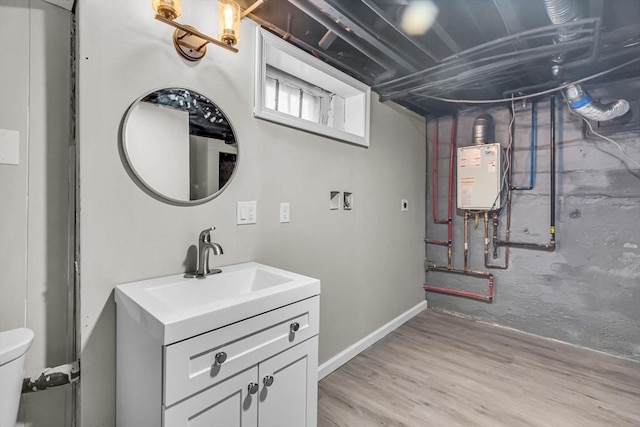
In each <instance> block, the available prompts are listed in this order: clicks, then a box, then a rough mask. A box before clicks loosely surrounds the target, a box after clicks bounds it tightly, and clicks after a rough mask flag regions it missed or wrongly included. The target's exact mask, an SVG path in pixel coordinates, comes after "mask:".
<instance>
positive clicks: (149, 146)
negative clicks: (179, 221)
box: [121, 88, 238, 205]
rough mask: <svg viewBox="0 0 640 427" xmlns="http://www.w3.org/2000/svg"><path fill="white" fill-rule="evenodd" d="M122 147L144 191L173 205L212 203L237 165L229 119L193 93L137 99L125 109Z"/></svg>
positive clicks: (172, 91)
mask: <svg viewBox="0 0 640 427" xmlns="http://www.w3.org/2000/svg"><path fill="white" fill-rule="evenodd" d="M121 142H122V151H123V154H124V157H125V159H126V163H127V164H128V166H129V169H130V171H131V172H132V173H133V175H134V177H135V178H136V180H137V181H138V182H139V184H141V186H142V188H143V189H144V190H146V191H150V192H151V193H153V194H155V195H157V196H159V197H160V198H161V199H162V200H164V201H168V202H170V203H174V204H180V205H195V204H199V203H204V202H206V201H209V200H211V199H213V198H214V197H216V196H217V195H218V194H220V193H221V192H222V191H223V190H224V189H225V187H226V186H227V185H229V183H230V182H231V179H232V178H233V175H234V172H235V170H236V166H237V163H238V144H237V142H236V138H235V135H234V132H233V129H232V128H231V124H230V123H229V120H227V118H226V116H225V115H224V114H223V112H222V111H221V110H220V108H218V106H217V105H216V104H214V103H213V102H211V100H209V99H208V98H207V97H205V96H203V95H201V94H199V93H198V92H195V91H193V90H190V89H184V88H165V89H159V90H156V91H154V92H151V93H149V94H148V95H145V96H143V97H141V98H139V99H138V100H136V101H135V102H134V103H133V104H132V105H131V107H129V109H128V110H127V114H126V117H125V120H124V123H123V126H122V138H121Z"/></svg>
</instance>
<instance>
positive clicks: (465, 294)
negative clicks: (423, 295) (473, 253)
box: [424, 265, 494, 302]
mask: <svg viewBox="0 0 640 427" xmlns="http://www.w3.org/2000/svg"><path fill="white" fill-rule="evenodd" d="M427 271H438V272H441V273H451V274H458V275H462V276H471V277H478V278H481V279H487V281H488V282H489V292H488V294H487V295H484V294H478V293H475V292H467V291H460V290H456V289H449V288H441V287H439V286H430V285H424V290H425V291H429V292H437V293H441V294H449V295H457V296H462V297H466V298H471V299H477V300H480V301H485V302H493V295H494V278H493V274H491V273H489V272H486V271H477V270H460V269H457V268H448V267H439V266H435V265H434V266H429V267H428V269H427Z"/></svg>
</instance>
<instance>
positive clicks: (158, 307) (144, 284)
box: [115, 262, 320, 345]
mask: <svg viewBox="0 0 640 427" xmlns="http://www.w3.org/2000/svg"><path fill="white" fill-rule="evenodd" d="M319 293H320V281H319V280H317V279H313V278H311V277H307V276H302V275H300V274H296V273H292V272H290V271H286V270H281V269H278V268H274V267H270V266H268V265H264V264H259V263H255V262H248V263H243V264H236V265H231V266H227V267H222V272H221V273H218V274H214V275H211V276H207V277H205V278H185V277H183V275H174V276H167V277H160V278H157V279H149V280H142V281H139V282H132V283H126V284H122V285H118V286H116V289H115V300H116V303H117V304H119V305H122V308H124V309H126V310H127V311H128V312H129V314H130V315H131V317H133V318H134V319H136V320H137V321H138V323H139V324H140V325H141V327H144V328H145V329H148V330H149V332H150V333H151V335H152V336H153V337H154V339H156V340H158V341H159V342H160V343H161V344H163V345H167V344H171V343H174V342H177V341H180V340H183V339H186V338H188V337H191V336H194V335H196V334H200V333H204V332H208V331H210V330H212V329H216V328H217V327H221V326H224V325H228V324H231V323H233V322H237V321H240V320H242V319H246V318H248V317H251V316H255V315H257V314H260V313H264V312H266V311H270V310H274V309H276V308H279V307H282V306H285V305H288V304H291V303H293V302H296V301H300V300H302V299H305V298H309V297H312V296H314V295H317V294H319Z"/></svg>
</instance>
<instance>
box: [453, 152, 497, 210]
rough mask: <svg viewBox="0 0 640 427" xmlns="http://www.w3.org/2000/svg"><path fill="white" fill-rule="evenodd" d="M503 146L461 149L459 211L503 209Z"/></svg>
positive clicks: (458, 183)
mask: <svg viewBox="0 0 640 427" xmlns="http://www.w3.org/2000/svg"><path fill="white" fill-rule="evenodd" d="M502 160H503V153H502V147H501V146H500V144H498V143H494V144H482V145H472V146H469V147H460V148H458V158H457V174H456V175H457V186H456V189H457V193H458V194H457V200H458V203H457V205H458V209H464V210H480V211H492V210H497V209H500V207H501V202H502V200H501V197H500V190H501V188H502V178H503V177H502V173H503V170H502Z"/></svg>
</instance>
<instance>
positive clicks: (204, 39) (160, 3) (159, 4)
mask: <svg viewBox="0 0 640 427" xmlns="http://www.w3.org/2000/svg"><path fill="white" fill-rule="evenodd" d="M263 2H264V0H257V1H256V2H255V3H253V4H252V5H251V6H250V7H249V8H247V9H246V10H245V11H244V12H241V10H240V6H239V5H238V3H236V2H235V1H233V0H218V23H219V29H220V31H219V36H218V37H219V40H218V39H214V38H213V37H210V36H208V35H206V34H203V33H201V32H200V31H198V30H197V29H196V28H195V27H192V26H191V25H185V24H180V23H178V22H176V21H175V20H176V19H177V18H178V17H179V16H180V14H181V13H182V9H181V7H180V0H151V6H152V7H153V10H154V11H155V12H156V17H155V18H156V19H157V20H158V21H160V22H164V23H165V24H167V25H171V26H172V27H174V28H175V29H176V30H175V31H174V32H173V45H174V46H175V48H176V50H177V51H178V53H179V54H180V55H181V56H182V57H183V58H185V59H187V60H189V61H199V60H200V59H202V58H203V57H204V55H205V54H206V53H207V44H209V43H211V44H214V45H216V46H219V47H222V48H224V49H227V50H229V51H231V52H234V53H236V52H238V49H237V48H235V47H234V46H235V45H236V44H237V43H238V39H239V37H240V19H242V18H244V17H245V16H247V15H248V14H249V13H251V12H252V11H253V10H254V9H255V8H256V7H258V6H260V5H261V4H262V3H263Z"/></svg>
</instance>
